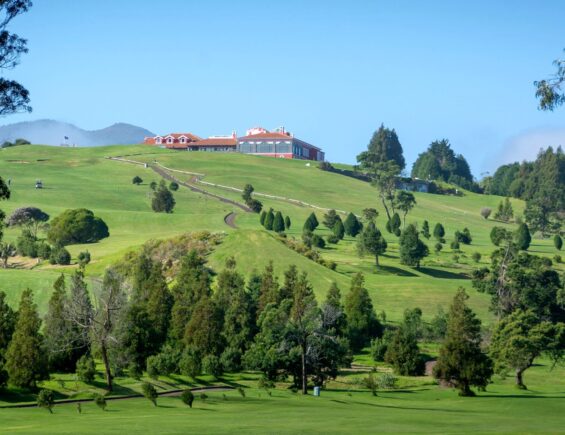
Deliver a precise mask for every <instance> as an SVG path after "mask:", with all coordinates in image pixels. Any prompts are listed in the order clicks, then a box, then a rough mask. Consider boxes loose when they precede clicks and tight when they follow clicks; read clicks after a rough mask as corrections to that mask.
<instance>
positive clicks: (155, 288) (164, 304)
mask: <svg viewBox="0 0 565 435" xmlns="http://www.w3.org/2000/svg"><path fill="white" fill-rule="evenodd" d="M147 285H148V287H149V289H150V290H149V298H148V299H147V304H146V311H147V316H148V318H149V320H150V321H151V326H152V328H153V330H154V336H155V341H156V343H155V347H156V348H157V349H160V348H161V346H162V345H163V344H164V343H165V340H166V339H167V335H168V332H169V323H170V318H171V310H172V308H173V302H174V301H173V296H172V295H171V292H170V291H169V288H168V287H167V282H166V280H165V277H164V276H163V271H162V269H161V264H160V263H154V264H153V267H152V269H151V276H150V279H149V281H148V283H147Z"/></svg>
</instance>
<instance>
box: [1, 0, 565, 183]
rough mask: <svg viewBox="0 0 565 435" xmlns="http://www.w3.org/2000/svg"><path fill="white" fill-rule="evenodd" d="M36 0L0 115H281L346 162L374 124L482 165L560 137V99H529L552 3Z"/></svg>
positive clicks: (169, 120)
mask: <svg viewBox="0 0 565 435" xmlns="http://www.w3.org/2000/svg"><path fill="white" fill-rule="evenodd" d="M34 3H35V4H34V6H33V7H32V9H31V10H30V11H29V12H28V13H26V14H24V15H21V16H19V17H17V18H16V19H15V20H14V21H13V22H12V23H11V26H10V30H12V31H14V32H16V33H18V34H19V35H20V36H23V37H25V38H27V39H28V45H29V53H28V54H26V55H24V56H23V57H22V59H21V64H20V65H19V66H18V67H17V68H16V69H14V70H13V71H10V72H9V73H8V74H7V76H8V77H10V78H14V79H17V80H18V81H20V82H21V83H22V84H23V85H24V86H26V87H27V88H28V90H29V91H30V94H31V104H32V106H33V112H32V113H31V114H17V115H11V116H9V117H5V118H4V119H1V120H0V124H8V123H13V122H19V121H28V120H35V119H44V118H48V119H56V120H60V121H65V122H70V123H73V124H76V125H77V126H79V127H82V128H85V129H98V128H103V127H106V126H108V125H111V124H113V123H115V122H128V123H131V124H135V125H139V126H142V127H144V128H147V129H149V130H151V131H153V132H155V133H157V134H164V133H169V132H180V131H183V132H186V131H188V132H193V133H195V134H197V135H199V136H204V137H205V136H209V135H221V134H230V133H231V131H232V130H236V131H237V132H238V134H239V135H243V134H244V133H245V130H246V129H248V128H250V127H253V126H263V127H265V128H267V129H273V128H275V127H278V126H285V127H286V129H287V130H289V131H291V132H293V133H294V134H295V136H297V137H299V138H300V139H303V140H305V141H307V142H310V143H312V144H314V145H317V146H320V147H321V148H323V149H324V150H325V151H326V158H327V159H328V160H329V161H332V162H344V163H355V157H356V155H357V154H359V153H360V152H361V151H363V150H364V149H366V146H367V144H368V142H369V140H370V138H371V135H372V133H373V132H374V131H375V130H376V129H377V128H378V127H379V126H380V125H381V124H383V123H384V125H385V126H386V127H389V128H394V129H395V130H396V132H397V134H398V137H399V139H400V142H401V144H402V146H403V148H404V154H405V157H406V160H407V162H408V169H410V168H411V165H412V163H413V161H414V160H415V159H416V158H417V156H418V154H419V153H421V152H423V151H424V150H425V149H426V148H427V147H428V145H429V144H430V143H431V142H432V141H433V140H436V139H443V138H447V139H449V141H450V142H451V145H452V148H453V149H454V150H455V152H457V153H462V154H463V155H464V156H465V157H466V158H467V160H468V161H469V163H470V165H471V168H472V171H473V174H474V175H475V176H476V177H477V178H480V177H481V175H482V174H484V173H485V172H487V171H491V172H492V171H493V170H495V169H496V167H497V166H498V165H499V164H502V163H507V162H512V161H517V160H522V159H531V158H534V157H535V155H536V154H537V151H538V150H539V148H540V147H546V146H549V145H553V146H556V145H560V144H561V145H565V107H562V108H561V109H557V110H555V111H554V112H543V111H540V110H538V109H537V101H536V99H535V96H534V94H535V89H534V86H533V82H534V81H535V80H539V79H543V78H546V77H548V76H550V75H551V74H552V73H554V71H555V67H554V66H553V65H552V62H553V60H554V59H557V58H559V57H563V56H565V53H564V52H563V49H564V48H565V32H564V27H563V17H564V16H565V2H564V1H563V0H558V1H543V0H538V1H534V0H532V1H520V0H514V1H512V2H509V1H497V0H489V1H481V0H475V1H472V2H464V1H447V0H446V1H425V2H424V1H401V0H397V1H376V0H374V1H369V0H366V1H358V0H348V1H331V0H326V1H315V0H311V1H306V0H302V1H294V0H286V1H246V0H238V1H233V0H232V1H220V0H206V1H201V0H200V1H192V0H160V1H155V0H152V1H149V0H80V1H76V0H49V1H46V0H34Z"/></svg>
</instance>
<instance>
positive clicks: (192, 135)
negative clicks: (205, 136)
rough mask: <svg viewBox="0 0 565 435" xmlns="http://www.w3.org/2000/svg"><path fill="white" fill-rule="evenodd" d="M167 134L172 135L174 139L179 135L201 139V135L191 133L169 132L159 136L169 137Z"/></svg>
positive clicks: (191, 138)
mask: <svg viewBox="0 0 565 435" xmlns="http://www.w3.org/2000/svg"><path fill="white" fill-rule="evenodd" d="M169 136H172V137H174V138H175V139H178V138H179V137H182V136H186V137H187V138H188V139H190V140H193V141H195V140H200V139H202V138H201V137H199V136H196V135H195V134H192V133H170V134H166V135H164V136H161V137H163V138H165V137H169Z"/></svg>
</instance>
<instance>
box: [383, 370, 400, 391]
mask: <svg viewBox="0 0 565 435" xmlns="http://www.w3.org/2000/svg"><path fill="white" fill-rule="evenodd" d="M397 381H398V379H397V378H396V377H395V376H394V375H392V374H390V373H385V374H383V375H382V376H381V377H380V378H379V380H378V386H379V388H381V389H384V390H391V389H393V388H395V387H396V382H397Z"/></svg>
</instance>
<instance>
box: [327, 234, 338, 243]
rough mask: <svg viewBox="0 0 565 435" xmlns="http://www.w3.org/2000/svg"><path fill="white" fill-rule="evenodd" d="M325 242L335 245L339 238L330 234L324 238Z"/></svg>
mask: <svg viewBox="0 0 565 435" xmlns="http://www.w3.org/2000/svg"><path fill="white" fill-rule="evenodd" d="M326 241H327V242H328V243H332V244H334V245H335V244H336V243H338V242H339V241H340V238H339V237H338V236H336V235H335V234H330V235H329V236H327V237H326Z"/></svg>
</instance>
